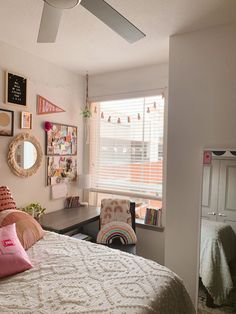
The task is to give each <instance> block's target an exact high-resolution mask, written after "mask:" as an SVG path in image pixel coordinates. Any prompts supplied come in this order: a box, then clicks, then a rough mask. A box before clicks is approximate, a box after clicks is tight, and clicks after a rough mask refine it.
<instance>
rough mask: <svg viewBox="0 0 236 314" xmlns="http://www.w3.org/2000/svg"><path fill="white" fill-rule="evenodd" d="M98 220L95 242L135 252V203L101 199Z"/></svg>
mask: <svg viewBox="0 0 236 314" xmlns="http://www.w3.org/2000/svg"><path fill="white" fill-rule="evenodd" d="M99 222H100V223H99V229H100V231H99V234H98V237H97V243H101V244H103V245H106V246H108V247H110V248H113V249H118V250H121V251H125V252H128V253H132V254H136V245H135V244H136V241H137V238H136V234H135V203H133V202H130V201H129V200H120V199H103V200H102V202H101V213H100V221H99Z"/></svg>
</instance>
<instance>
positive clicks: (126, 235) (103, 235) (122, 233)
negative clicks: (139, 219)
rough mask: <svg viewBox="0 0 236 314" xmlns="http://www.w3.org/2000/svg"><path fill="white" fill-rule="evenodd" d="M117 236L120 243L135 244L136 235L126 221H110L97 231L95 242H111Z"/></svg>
mask: <svg viewBox="0 0 236 314" xmlns="http://www.w3.org/2000/svg"><path fill="white" fill-rule="evenodd" d="M117 238H119V239H120V241H121V243H122V244H135V243H137V237H136V234H135V232H134V230H133V228H132V227H131V226H130V225H129V224H127V223H126V222H121V221H111V222H109V223H107V224H106V225H105V226H103V228H102V229H101V230H100V231H99V233H98V235H97V243H102V244H112V241H113V240H114V239H117Z"/></svg>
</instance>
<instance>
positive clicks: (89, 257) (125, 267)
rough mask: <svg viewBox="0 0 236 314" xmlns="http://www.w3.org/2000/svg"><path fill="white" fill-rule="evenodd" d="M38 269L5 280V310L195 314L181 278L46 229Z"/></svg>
mask: <svg viewBox="0 0 236 314" xmlns="http://www.w3.org/2000/svg"><path fill="white" fill-rule="evenodd" d="M27 253H28V255H29V257H30V259H31V261H32V263H33V265H34V267H33V268H32V269H30V270H28V271H25V272H24V273H20V274H17V275H14V276H12V277H8V278H5V279H1V280H0V313H1V314H4V313H17V314H18V313H19V314H22V313H24V314H28V313H37V314H38V313H39V314H40V313H42V314H50V313H57V314H58V313H59V314H60V313H63V314H64V313H124V314H125V313H129V314H132V313H160V314H172V313H173V314H192V313H195V311H194V309H193V305H192V303H191V301H190V298H189V295H188V294H187V292H186V290H185V288H184V285H183V283H182V281H181V280H180V279H179V277H178V276H177V275H175V274H174V273H173V272H172V271H170V270H169V269H167V268H165V267H163V266H161V265H159V264H157V263H155V262H153V261H150V260H147V259H144V258H142V257H138V256H135V255H132V254H128V253H125V252H121V251H118V250H113V249H110V248H107V247H105V246H102V245H98V244H94V243H90V242H87V241H82V240H77V239H73V238H69V237H68V236H63V235H59V234H56V233H52V232H46V235H45V237H44V239H42V240H40V241H38V242H37V243H36V244H35V245H34V246H33V247H32V248H30V249H29V250H28V251H27Z"/></svg>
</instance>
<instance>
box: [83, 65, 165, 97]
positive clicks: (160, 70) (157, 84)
mask: <svg viewBox="0 0 236 314" xmlns="http://www.w3.org/2000/svg"><path fill="white" fill-rule="evenodd" d="M167 84H168V65H167V64H160V65H152V66H147V67H140V68H135V69H131V70H126V71H118V72H110V73H105V74H100V75H99V74H98V75H93V76H91V77H90V79H89V99H90V100H91V101H93V100H96V101H99V100H107V99H108V100H113V99H122V98H126V97H139V96H140V97H142V96H143V95H145V96H149V95H155V94H156V92H157V91H162V89H163V88H165V87H167Z"/></svg>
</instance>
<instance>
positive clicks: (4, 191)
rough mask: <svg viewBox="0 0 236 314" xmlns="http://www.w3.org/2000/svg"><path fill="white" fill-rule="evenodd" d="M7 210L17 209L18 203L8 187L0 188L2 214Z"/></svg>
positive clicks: (0, 209)
mask: <svg viewBox="0 0 236 314" xmlns="http://www.w3.org/2000/svg"><path fill="white" fill-rule="evenodd" d="M6 209H16V203H15V201H14V199H13V197H12V195H11V192H10V190H9V189H8V187H7V186H0V212H1V211H3V210H6Z"/></svg>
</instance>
